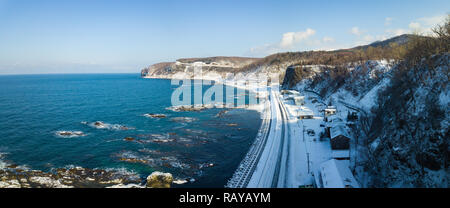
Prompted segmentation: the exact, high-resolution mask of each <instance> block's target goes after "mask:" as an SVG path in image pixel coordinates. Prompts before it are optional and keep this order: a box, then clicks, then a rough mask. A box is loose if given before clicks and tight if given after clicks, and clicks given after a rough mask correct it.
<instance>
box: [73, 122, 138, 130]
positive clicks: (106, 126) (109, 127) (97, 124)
mask: <svg viewBox="0 0 450 208" xmlns="http://www.w3.org/2000/svg"><path fill="white" fill-rule="evenodd" d="M81 123H82V124H85V125H88V126H90V127H92V128H96V129H106V130H133V129H136V128H134V127H128V126H124V125H121V124H109V123H105V122H103V121H96V122H92V123H89V122H86V121H82V122H81Z"/></svg>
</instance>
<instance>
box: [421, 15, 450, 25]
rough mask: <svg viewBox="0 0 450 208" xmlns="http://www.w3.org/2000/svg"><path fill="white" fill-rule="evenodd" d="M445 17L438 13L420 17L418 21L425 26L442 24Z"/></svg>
mask: <svg viewBox="0 0 450 208" xmlns="http://www.w3.org/2000/svg"><path fill="white" fill-rule="evenodd" d="M446 18H447V15H438V16H434V17H422V18H420V19H419V21H420V22H422V23H423V24H424V25H426V26H436V25H438V24H442V23H443V22H444V21H445V19H446Z"/></svg>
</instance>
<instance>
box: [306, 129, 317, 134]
mask: <svg viewBox="0 0 450 208" xmlns="http://www.w3.org/2000/svg"><path fill="white" fill-rule="evenodd" d="M306 132H307V133H308V135H309V136H315V135H316V132H315V131H314V130H312V129H308V130H306Z"/></svg>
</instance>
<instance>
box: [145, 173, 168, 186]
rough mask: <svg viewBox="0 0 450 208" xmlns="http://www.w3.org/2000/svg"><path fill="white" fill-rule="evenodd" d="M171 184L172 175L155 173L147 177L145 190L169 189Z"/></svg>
mask: <svg viewBox="0 0 450 208" xmlns="http://www.w3.org/2000/svg"><path fill="white" fill-rule="evenodd" d="M172 182H173V177H172V174H170V173H162V172H159V171H156V172H153V173H152V174H151V175H149V176H148V177H147V188H170V185H171V184H172Z"/></svg>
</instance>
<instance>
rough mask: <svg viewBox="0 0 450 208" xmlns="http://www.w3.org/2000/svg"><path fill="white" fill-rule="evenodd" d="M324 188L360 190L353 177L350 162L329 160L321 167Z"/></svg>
mask: <svg viewBox="0 0 450 208" xmlns="http://www.w3.org/2000/svg"><path fill="white" fill-rule="evenodd" d="M320 175H321V178H322V185H323V187H324V188H359V184H358V182H357V181H356V179H355V178H354V177H353V174H352V172H351V171H350V168H349V161H348V160H335V159H332V160H328V161H326V162H324V163H322V164H321V165H320Z"/></svg>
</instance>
